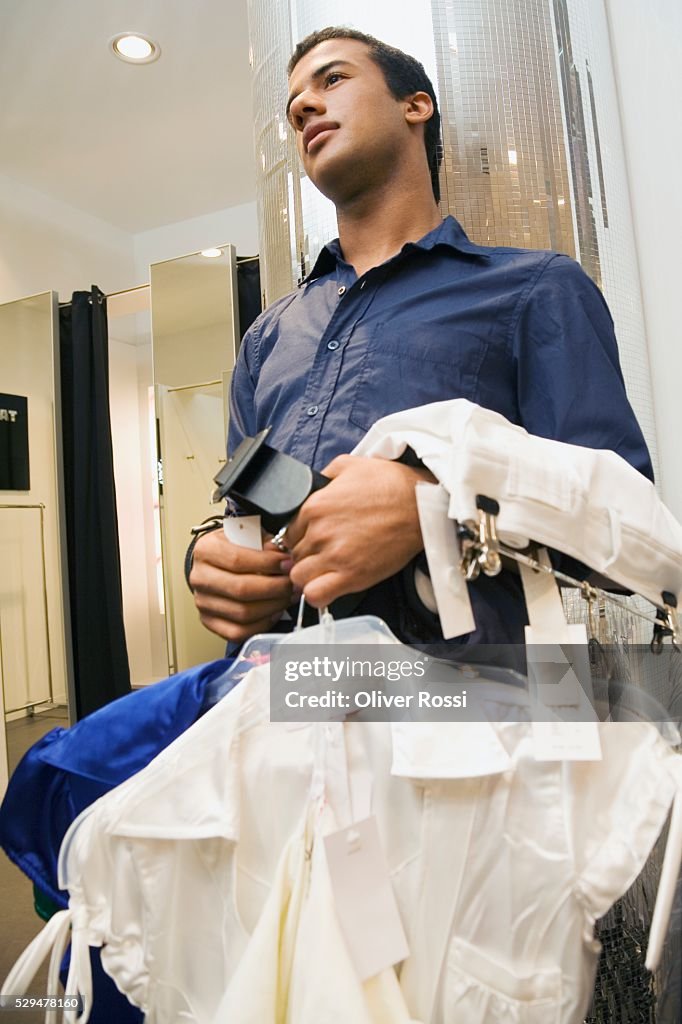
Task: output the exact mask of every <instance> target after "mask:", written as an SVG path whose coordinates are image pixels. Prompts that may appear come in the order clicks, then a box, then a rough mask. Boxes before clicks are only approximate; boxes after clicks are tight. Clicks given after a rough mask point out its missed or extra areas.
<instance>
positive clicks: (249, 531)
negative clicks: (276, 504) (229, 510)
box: [223, 516, 263, 551]
mask: <svg viewBox="0 0 682 1024" xmlns="http://www.w3.org/2000/svg"><path fill="white" fill-rule="evenodd" d="M223 530H224V532H225V536H226V537H227V539H228V540H231V541H232V543H233V544H239V545H240V546H241V547H243V548H252V549H253V550H254V551H261V550H262V548H263V539H262V536H261V532H260V516H226V517H225V519H223Z"/></svg>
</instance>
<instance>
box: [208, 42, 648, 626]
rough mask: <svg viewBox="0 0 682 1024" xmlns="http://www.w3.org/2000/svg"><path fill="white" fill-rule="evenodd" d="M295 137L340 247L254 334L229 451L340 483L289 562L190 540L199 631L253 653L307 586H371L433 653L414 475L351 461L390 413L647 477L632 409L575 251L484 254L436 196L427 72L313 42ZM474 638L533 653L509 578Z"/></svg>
mask: <svg viewBox="0 0 682 1024" xmlns="http://www.w3.org/2000/svg"><path fill="white" fill-rule="evenodd" d="M289 76H290V77H289V101H288V104H287V113H288V118H289V123H290V125H291V127H292V129H293V130H294V131H295V133H296V140H297V145H298V151H299V154H300V157H301V161H302V163H303V166H304V168H305V171H306V173H307V175H308V176H309V178H310V179H311V181H312V182H313V183H314V184H315V185H316V187H317V188H319V189H320V191H321V192H323V193H324V194H325V195H326V196H328V197H329V198H330V199H331V200H332V201H333V202H334V204H335V206H336V210H337V215H338V224H339V238H338V239H337V240H336V241H335V242H332V243H331V244H330V245H328V246H326V247H325V248H324V249H323V250H322V252H321V253H320V256H319V258H318V260H317V263H316V265H315V267H314V268H313V270H312V272H311V273H310V275H309V276H308V278H307V279H306V281H305V282H304V284H303V286H302V287H301V288H300V289H299V290H298V291H297V292H295V293H293V294H292V295H289V296H287V297H285V298H283V299H280V300H279V301H277V302H275V303H274V304H273V305H272V306H271V307H270V308H269V309H268V310H266V311H265V312H264V313H263V314H262V315H261V316H260V317H259V319H258V320H257V321H256V322H255V324H254V325H253V326H252V328H251V329H250V331H249V333H248V335H247V337H246V338H245V341H244V344H243V345H242V349H241V352H240V356H239V361H238V365H237V367H236V370H235V374H234V380H233V391H232V404H231V423H230V437H229V450H230V452H232V451H234V449H235V447H236V446H237V444H238V443H239V442H240V440H241V439H242V437H243V436H245V435H247V434H248V435H253V434H255V433H256V432H257V431H259V430H261V429H262V428H264V427H265V426H271V427H272V433H271V435H270V438H269V443H271V444H272V445H273V446H274V447H276V448H279V449H280V450H282V451H285V452H288V453H289V454H291V455H293V456H295V457H297V458H299V459H301V460H302V461H304V462H307V463H308V464H309V465H312V466H314V467H315V468H316V469H319V470H321V471H322V472H324V473H325V474H326V475H328V476H330V477H332V483H331V484H329V485H328V486H327V487H326V488H324V489H323V490H321V491H318V492H316V493H315V494H313V495H312V496H311V497H310V498H309V499H308V500H307V501H306V503H305V504H304V506H303V507H302V509H301V511H300V512H299V514H298V515H297V516H296V518H295V520H294V521H293V522H292V524H291V525H290V526H289V528H288V530H287V534H286V540H287V544H288V546H289V549H290V554H288V555H286V554H282V553H281V552H279V551H277V550H276V549H275V548H274V547H273V546H272V545H271V544H267V545H266V547H265V550H263V551H261V552H255V551H250V550H246V549H242V548H239V547H236V546H234V545H232V544H230V543H229V542H228V541H227V540H226V539H225V537H224V536H223V534H222V532H221V531H219V532H215V533H212V534H207V535H205V536H204V537H203V538H201V540H200V541H199V542H198V543H197V545H196V548H195V552H194V564H193V569H192V572H191V576H190V585H191V587H192V589H193V591H194V595H195V601H196V605H197V608H198V610H199V614H200V616H201V619H202V622H203V623H204V625H205V626H206V627H207V628H208V629H210V630H212V631H214V632H216V633H218V634H219V635H221V636H224V637H225V638H227V639H228V640H231V641H236V642H240V641H242V640H244V639H245V638H247V637H248V636H251V635H253V634H254V633H257V632H261V631H267V630H268V629H271V628H272V623H273V622H274V621H277V620H278V619H279V618H280V616H281V614H282V612H283V611H284V610H285V609H286V608H287V607H288V606H289V605H290V604H291V602H292V600H293V599H295V597H296V596H297V595H298V594H299V593H300V592H301V591H303V592H304V593H305V596H306V599H307V601H308V602H309V603H310V604H312V605H314V606H315V607H322V606H324V605H327V604H330V603H331V602H332V601H333V600H335V599H336V598H338V597H340V596H341V595H345V594H349V593H358V592H365V594H364V598H363V599H362V601H361V602H360V603H359V605H358V607H357V608H356V611H357V612H368V611H372V612H375V613H376V614H380V615H382V616H383V617H384V618H385V619H386V621H388V622H389V624H390V625H391V627H392V628H393V629H394V631H395V632H396V633H397V634H398V635H399V636H400V637H401V638H402V639H404V640H407V641H418V640H420V641H422V642H433V641H436V640H438V639H439V636H440V634H439V630H438V625H437V620H436V618H435V617H434V616H430V614H429V613H428V612H427V611H426V610H425V609H424V608H423V607H422V606H421V604H420V602H419V601H418V599H417V598H416V595H415V594H414V593H413V586H412V584H411V582H410V581H411V579H412V578H413V573H412V572H411V566H412V564H413V562H414V560H415V558H416V557H418V556H419V554H420V552H421V550H422V541H421V535H420V531H419V524H418V519H417V512H416V504H415V496H414V488H415V483H416V482H417V481H418V480H419V479H428V478H429V474H428V473H427V472H426V471H425V470H424V469H423V468H421V467H419V466H411V465H404V464H402V463H396V462H387V461H382V460H372V459H363V458H357V457H353V456H349V455H348V454H346V453H348V452H350V451H351V450H352V449H353V447H354V446H355V445H356V444H357V442H358V441H359V440H360V438H361V437H362V436H363V435H364V433H365V432H366V431H367V429H368V428H369V427H370V426H371V425H372V423H373V422H375V421H376V420H377V419H378V418H379V417H381V416H383V415H386V414H388V413H390V412H395V411H397V410H400V409H406V408H411V407H415V406H418V405H422V404H425V403H428V402H434V401H442V400H444V399H449V398H458V397H464V398H468V399H470V400H471V401H473V402H476V403H478V404H480V405H483V406H486V407H488V408H491V409H494V410H496V411H498V412H500V413H502V414H503V415H504V416H506V417H507V418H508V419H510V420H511V421H513V422H515V423H520V424H522V425H523V426H524V427H525V428H526V429H527V430H528V431H529V432H531V433H535V434H538V435H541V436H544V437H550V438H555V439H558V440H562V441H568V442H572V443H576V444H582V445H587V446H590V447H595V448H611V449H613V450H614V451H617V452H618V453H619V454H620V455H622V456H623V457H624V458H626V459H628V461H630V462H631V463H632V464H633V465H634V466H636V467H637V468H638V469H639V470H640V471H642V472H643V473H645V474H647V475H651V465H650V461H649V456H648V453H647V450H646V446H645V443H644V440H643V438H642V434H641V431H640V429H639V427H638V425H637V423H636V420H635V418H634V414H633V412H632V409H631V408H630V405H629V403H628V400H627V397H626V395H625V389H624V385H623V379H622V375H621V372H620V367H619V363H618V354H617V348H616V342H615V338H614V335H613V325H612V321H611V318H610V315H609V312H608V309H607V307H606V305H605V303H604V300H603V298H602V297H601V294H600V293H599V291H598V289H597V288H596V286H595V285H594V284H593V282H592V281H591V280H590V279H589V278H588V277H587V276H586V275H585V274H584V273H583V271H582V270H581V269H580V267H579V266H578V265H577V264H576V263H575V262H574V261H573V260H570V259H569V258H568V257H565V256H560V255H557V254H556V253H550V252H533V251H529V250H520V249H489V248H485V247H482V246H478V245H474V244H473V243H472V242H470V241H469V239H468V238H467V237H466V235H465V234H464V232H463V231H462V229H461V228H460V226H459V225H458V224H457V222H456V221H455V220H454V219H453V218H451V217H448V218H446V219H445V220H443V219H442V218H441V214H440V211H439V208H438V206H437V200H438V198H439V197H438V163H439V160H438V156H437V153H438V139H439V120H440V119H439V114H438V109H437V104H436V99H435V95H434V91H433V87H432V85H431V83H430V81H429V79H428V78H427V76H426V74H425V73H424V69H423V68H422V66H421V65H420V64H419V63H418V62H417V61H415V60H414V59H413V58H411V57H408V56H407V55H406V54H403V53H402V52H401V51H398V50H394V49H393V48H391V47H388V46H386V45H385V44H383V43H381V42H379V41H378V40H375V39H373V38H372V37H369V36H365V35H363V34H361V33H357V32H354V31H352V30H346V29H325V30H323V31H321V32H317V33H314V34H313V35H311V36H309V37H307V39H305V40H303V42H301V43H300V44H299V45H298V46H297V48H296V50H295V52H294V54H293V56H292V59H291V61H290V65H289ZM472 602H473V608H474V614H475V617H476V623H477V629H476V632H475V633H474V634H472V635H471V636H470V637H469V638H468V642H483V643H520V642H522V641H523V625H524V623H525V621H526V620H525V608H524V604H523V599H522V596H521V592H520V586H519V581H518V579H517V578H516V577H515V576H514V575H513V574H511V573H508V572H505V573H502V574H501V576H499V577H496V578H494V579H490V578H487V577H486V578H481V579H479V580H478V581H477V582H476V584H474V585H473V586H472Z"/></svg>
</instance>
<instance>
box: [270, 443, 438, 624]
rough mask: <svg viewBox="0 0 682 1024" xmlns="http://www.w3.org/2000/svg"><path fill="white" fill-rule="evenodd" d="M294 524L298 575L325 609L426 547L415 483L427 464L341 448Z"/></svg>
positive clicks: (290, 533)
mask: <svg viewBox="0 0 682 1024" xmlns="http://www.w3.org/2000/svg"><path fill="white" fill-rule="evenodd" d="M323 472H324V474H325V476H328V477H331V478H332V482H331V483H330V484H327V486H326V487H323V488H322V489H321V490H319V491H315V492H314V493H313V494H311V495H310V497H309V498H308V499H307V500H306V502H305V503H304V504H303V505H302V507H301V509H300V510H299V512H298V514H297V516H296V517H295V519H293V520H292V522H291V523H290V524H289V527H288V528H287V532H286V542H287V545H288V546H289V549H290V551H291V555H292V559H293V566H292V568H291V572H290V577H291V581H292V583H293V584H294V586H297V587H300V588H301V589H302V590H303V592H304V594H305V598H306V601H307V602H308V603H309V604H311V605H312V606H313V607H314V608H323V607H324V606H325V605H328V604H331V602H332V601H334V600H336V598H337V597H341V596H342V595H343V594H353V593H357V592H358V591H362V590H367V588H368V587H371V586H373V585H374V584H375V583H379V582H380V581H381V580H385V579H387V578H388V577H389V576H392V575H393V574H394V573H396V572H398V571H399V570H400V569H402V568H403V567H404V566H405V565H407V564H408V562H410V561H411V559H412V558H414V556H415V555H417V554H418V553H419V552H420V551H421V550H422V548H423V547H424V544H423V541H422V535H421V530H420V527H419V516H418V514H417V501H416V497H415V486H416V484H417V483H418V482H419V481H421V480H425V481H429V482H433V480H434V477H433V476H432V475H431V473H429V471H428V470H426V469H415V468H413V467H411V466H404V465H402V463H399V462H390V461H388V460H386V459H369V458H362V457H360V456H357V455H340V456H339V457H338V458H336V459H334V461H333V462H330V464H329V465H328V466H327V467H326V468H325V469H324V470H323Z"/></svg>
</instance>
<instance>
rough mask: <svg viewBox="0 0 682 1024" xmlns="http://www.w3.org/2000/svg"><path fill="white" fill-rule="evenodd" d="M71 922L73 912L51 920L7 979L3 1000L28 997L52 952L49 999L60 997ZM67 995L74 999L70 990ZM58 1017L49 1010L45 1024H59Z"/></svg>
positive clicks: (49, 973) (48, 981)
mask: <svg viewBox="0 0 682 1024" xmlns="http://www.w3.org/2000/svg"><path fill="white" fill-rule="evenodd" d="M71 921H72V912H71V910H58V911H57V913H56V914H54V915H53V916H52V917H51V918H50V920H49V921H48V922H47V924H46V925H45V927H44V928H43V929H42V930H41V931H40V932H38V934H37V935H36V937H35V939H33V941H32V942H30V943H29V944H28V946H27V947H26V949H25V950H24V951H23V953H22V954H21V956H20V957H19V958H18V960H17V961H16V963H15V964H14V967H12V970H11V971H10V972H9V974H8V975H7V977H6V978H5V982H4V984H3V986H2V993H1V994H2V995H3V996H4V995H24V994H25V992H26V990H27V989H28V987H29V985H30V984H31V982H32V981H33V979H34V977H35V975H36V973H37V971H38V969H39V968H40V965H41V964H42V963H43V961H44V960H45V957H46V956H47V954H48V953H49V952H50V950H51V951H52V955H51V957H50V967H49V970H48V977H47V996H48V998H49V997H53V998H56V997H58V996H59V991H58V979H59V965H60V963H61V958H62V956H63V955H64V949H65V948H66V944H67V941H68V935H69V928H70V927H71ZM88 966H89V964H88ZM67 994H68V995H71V992H70V990H69V989H68V988H67ZM56 1013H57V1011H56V1010H54V1009H48V1010H47V1011H46V1013H45V1024H56V1022H57V1016H56ZM83 1024H85V1022H83Z"/></svg>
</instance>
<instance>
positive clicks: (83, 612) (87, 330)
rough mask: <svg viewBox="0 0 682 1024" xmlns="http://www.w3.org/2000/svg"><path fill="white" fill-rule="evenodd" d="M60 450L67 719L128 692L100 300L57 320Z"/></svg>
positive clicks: (66, 309)
mask: <svg viewBox="0 0 682 1024" xmlns="http://www.w3.org/2000/svg"><path fill="white" fill-rule="evenodd" d="M59 341H60V359H61V397H62V443H63V456H64V489H65V504H66V527H67V541H68V564H69V593H70V597H71V635H72V641H73V659H74V675H75V692H76V708H75V709H73V711H72V713H75V717H77V718H82V717H83V715H87V714H89V713H90V712H91V711H95V710H96V709H97V708H99V707H101V706H102V705H103V704H107V703H108V702H109V701H111V700H114V698H116V697H121V696H123V694H125V693H129V692H130V670H129V667H128V651H127V648H126V640H125V631H124V627H123V599H122V593H121V559H120V553H119V546H118V522H117V516H116V489H115V486H114V462H113V453H112V444H111V424H110V420H109V344H108V333H107V310H106V296H105V295H104V294H103V293H102V292H101V291H100V290H99V288H96V287H95V286H94V285H93V287H92V290H91V291H90V292H74V294H73V298H72V301H71V304H70V305H66V306H62V308H61V309H60V313H59Z"/></svg>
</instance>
